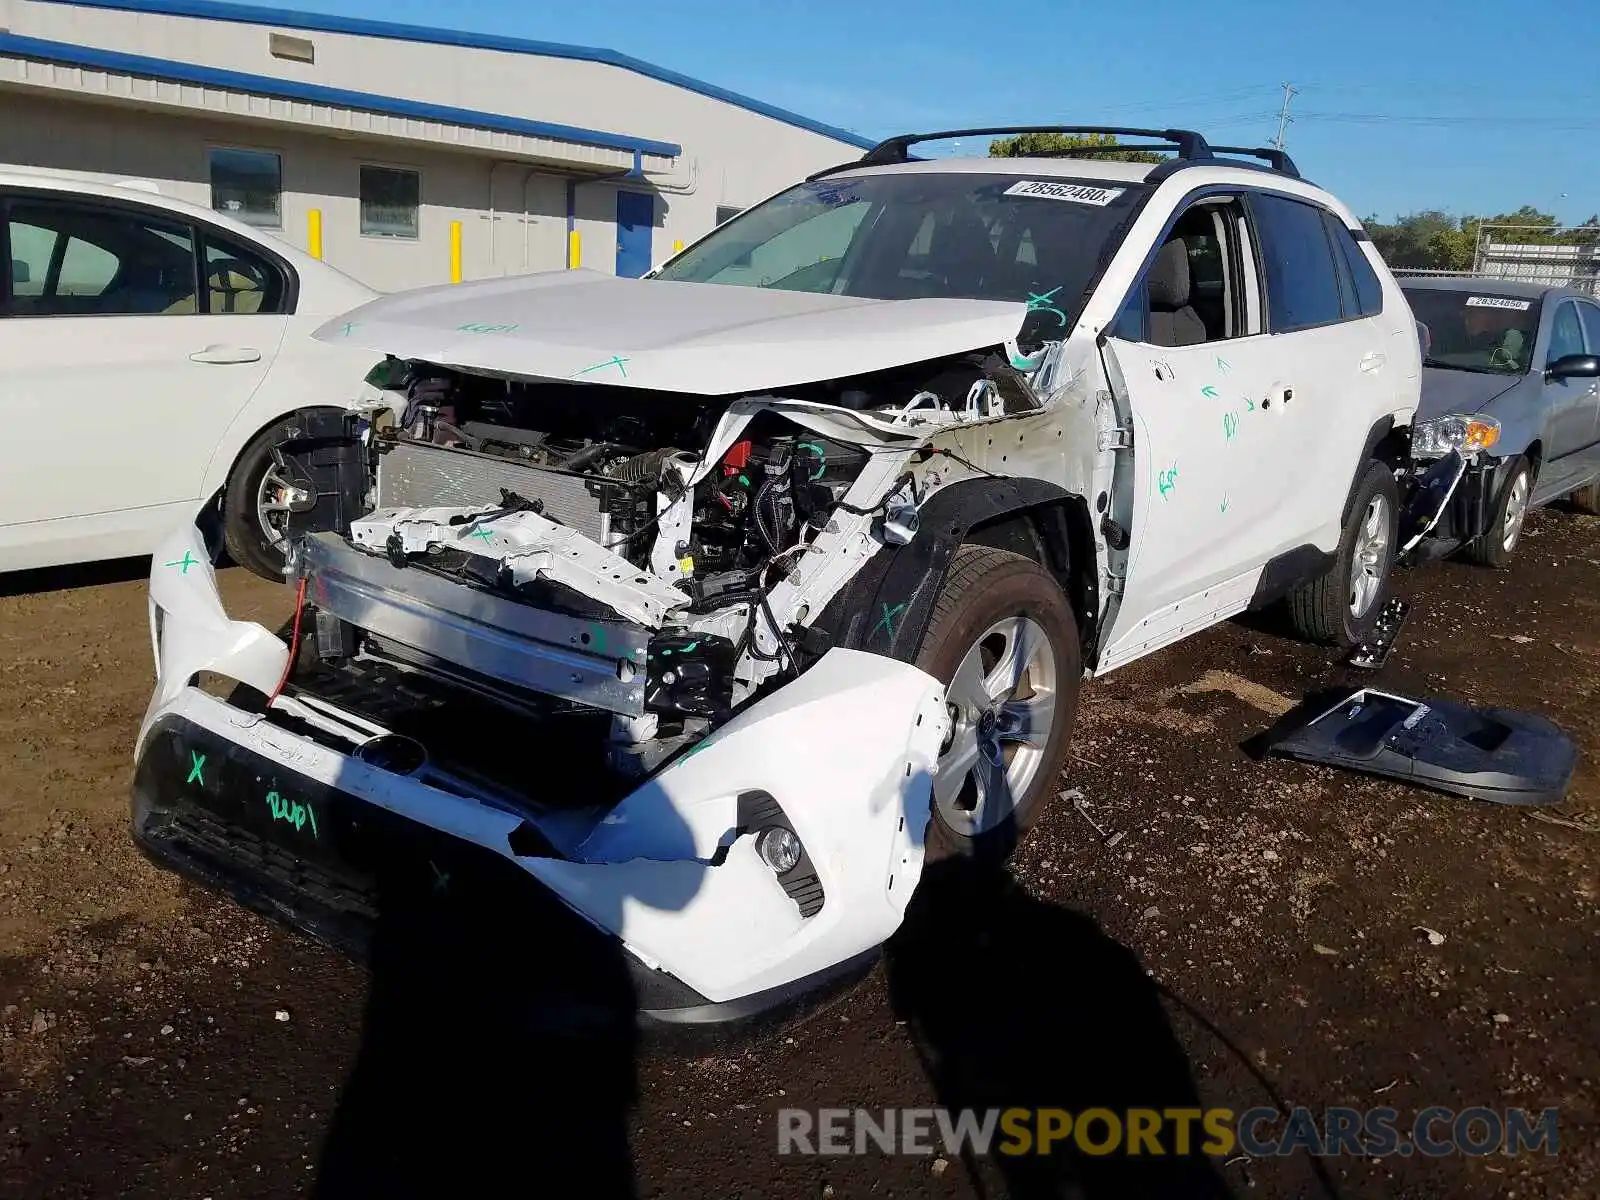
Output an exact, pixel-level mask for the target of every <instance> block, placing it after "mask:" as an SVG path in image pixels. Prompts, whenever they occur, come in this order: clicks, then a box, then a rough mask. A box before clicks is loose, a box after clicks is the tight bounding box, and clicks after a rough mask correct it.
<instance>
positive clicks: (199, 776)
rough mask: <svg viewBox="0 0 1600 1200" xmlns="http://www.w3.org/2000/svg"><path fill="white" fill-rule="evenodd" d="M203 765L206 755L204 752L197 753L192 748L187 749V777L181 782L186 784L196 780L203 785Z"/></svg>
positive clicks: (204, 778) (204, 783)
mask: <svg viewBox="0 0 1600 1200" xmlns="http://www.w3.org/2000/svg"><path fill="white" fill-rule="evenodd" d="M205 765H206V756H205V755H204V754H200V753H197V752H196V751H194V750H191V751H189V778H187V779H185V780H184V781H183V782H184V783H186V784H188V783H195V782H198V783H199V784H200V786H201V787H205V785H206V777H205V775H204V773H203V768H204V767H205Z"/></svg>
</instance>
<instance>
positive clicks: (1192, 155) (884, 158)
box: [855, 125, 1213, 167]
mask: <svg viewBox="0 0 1600 1200" xmlns="http://www.w3.org/2000/svg"><path fill="white" fill-rule="evenodd" d="M1017 133H1065V134H1110V135H1112V136H1114V137H1122V136H1128V137H1146V138H1158V139H1160V140H1161V141H1162V142H1164V143H1166V144H1165V145H1161V146H1145V147H1129V149H1154V150H1164V151H1172V152H1175V153H1176V154H1177V156H1178V158H1180V159H1183V160H1184V161H1185V162H1207V161H1209V160H1210V159H1211V158H1212V157H1213V155H1212V153H1211V147H1210V145H1208V144H1207V142H1206V139H1205V138H1204V137H1202V136H1201V135H1200V134H1198V133H1195V132H1194V131H1193V130H1192V129H1132V128H1129V129H1124V128H1121V127H1120V126H1115V125H1011V126H999V127H996V128H992V129H946V130H942V131H940V132H938V133H902V134H898V135H896V136H895V137H892V138H886V139H885V140H884V141H881V142H879V143H878V144H877V145H876V146H874V147H873V148H872V149H871V150H868V151H867V152H866V153H865V154H863V155H862V156H861V158H860V159H859V160H858V161H857V162H856V164H855V165H856V166H858V167H876V166H884V165H887V164H890V163H903V162H909V161H910V160H911V155H910V153H909V151H910V149H911V147H912V146H915V145H917V144H918V143H920V142H942V141H950V140H953V139H955V138H969V137H1000V136H1002V135H1005V134H1017ZM1123 148H1124V147H1122V146H1120V145H1119V146H1104V147H1101V146H1086V147H1084V149H1085V150H1090V151H1093V150H1120V149H1123Z"/></svg>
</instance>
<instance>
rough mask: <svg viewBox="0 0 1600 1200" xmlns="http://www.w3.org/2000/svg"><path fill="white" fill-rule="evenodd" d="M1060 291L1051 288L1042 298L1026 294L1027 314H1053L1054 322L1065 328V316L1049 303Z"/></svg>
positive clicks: (1059, 288) (1057, 288)
mask: <svg viewBox="0 0 1600 1200" xmlns="http://www.w3.org/2000/svg"><path fill="white" fill-rule="evenodd" d="M1062 286H1065V285H1062ZM1060 290H1061V287H1053V288H1051V289H1050V290H1049V291H1048V292H1046V293H1045V294H1044V295H1042V296H1036V295H1034V293H1032V292H1029V293H1028V311H1029V312H1047V313H1054V314H1055V318H1056V321H1057V322H1058V323H1059V324H1061V325H1062V326H1065V325H1066V323H1067V314H1066V313H1064V312H1062V311H1061V310H1060V309H1059V308H1057V307H1056V306H1055V305H1054V304H1051V303H1050V299H1051V297H1053V296H1054V295H1055V294H1056V293H1057V292H1059V291H1060Z"/></svg>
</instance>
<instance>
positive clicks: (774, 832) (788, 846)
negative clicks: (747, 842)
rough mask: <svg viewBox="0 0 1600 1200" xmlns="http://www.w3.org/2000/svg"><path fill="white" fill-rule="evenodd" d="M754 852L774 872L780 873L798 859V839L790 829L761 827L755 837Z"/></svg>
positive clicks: (788, 869)
mask: <svg viewBox="0 0 1600 1200" xmlns="http://www.w3.org/2000/svg"><path fill="white" fill-rule="evenodd" d="M756 853H757V854H759V855H761V861H762V862H764V863H766V864H767V866H769V867H771V868H772V870H773V872H774V873H776V874H778V875H782V874H784V873H785V872H786V871H792V870H794V868H795V865H796V864H797V863H798V862H799V861H800V839H799V838H798V837H796V836H795V833H794V830H792V829H781V828H777V827H774V828H771V829H763V830H762V831H761V833H760V834H759V835H758V836H757V837H756Z"/></svg>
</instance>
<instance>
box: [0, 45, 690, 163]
mask: <svg viewBox="0 0 1600 1200" xmlns="http://www.w3.org/2000/svg"><path fill="white" fill-rule="evenodd" d="M0 56H8V57H14V58H23V59H34V60H37V61H40V62H48V63H64V64H66V65H68V66H74V67H86V68H90V69H93V70H99V71H110V72H115V73H118V74H124V75H138V76H147V77H149V78H151V79H160V80H173V81H176V82H179V83H192V84H198V85H200V86H203V87H213V88H219V89H222V90H225V91H234V92H245V93H249V94H252V95H259V96H268V97H273V98H278V99H285V100H302V101H307V102H309V103H312V104H320V105H327V106H329V107H332V108H341V109H356V110H359V111H363V112H371V113H379V114H383V115H387V116H393V117H402V118H408V119H411V120H416V121H429V122H438V123H440V124H446V125H457V126H464V127H467V128H472V129H486V130H491V131H493V132H496V133H507V134H514V135H518V136H521V137H530V138H544V139H549V140H552V141H560V142H572V143H577V144H579V145H585V146H598V147H600V148H602V149H606V150H619V151H624V152H631V153H633V154H634V155H641V154H649V155H652V156H655V157H659V158H676V157H678V156H679V155H680V154H681V153H682V152H683V148H682V147H681V146H679V145H678V144H677V143H675V142H658V141H654V140H651V139H649V138H636V137H629V136H627V135H626V134H620V133H606V132H603V131H601V130H597V129H581V128H578V127H577V126H573V125H556V124H551V123H550V122H547V121H530V120H527V119H525V118H522V117H508V116H506V115H505V114H503V113H490V112H479V111H477V110H474V109H469V108H453V107H451V106H449V105H443V104H425V103H423V102H422V101H419V100H407V99H404V98H403V97H399V96H380V95H377V94H375V93H372V92H356V91H350V90H348V89H346V88H335V87H326V86H324V85H322V84H315V83H300V82H298V81H296V80H290V79H280V78H278V77H277V76H275V75H253V74H250V73H248V72H244V71H225V70H220V69H218V68H216V67H202V66H198V65H196V64H194V63H185V62H177V61H174V60H172V59H165V58H148V57H146V56H144V55H142V54H124V53H122V52H121V51H119V50H102V49H100V48H99V47H97V46H79V45H76V44H75V43H71V42H52V41H46V40H44V39H42V38H30V37H20V36H18V35H17V34H12V33H0Z"/></svg>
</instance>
